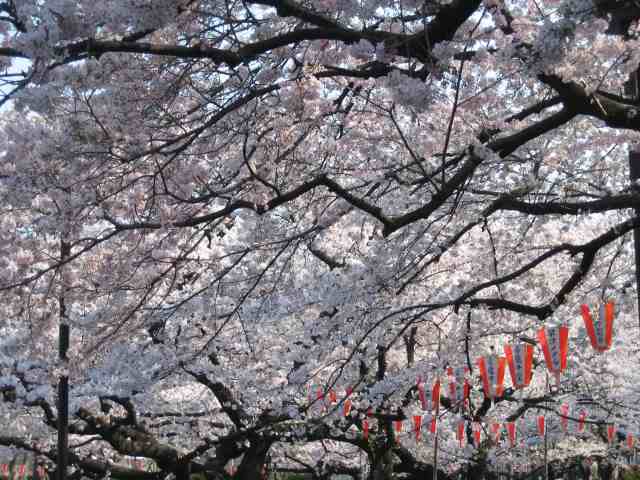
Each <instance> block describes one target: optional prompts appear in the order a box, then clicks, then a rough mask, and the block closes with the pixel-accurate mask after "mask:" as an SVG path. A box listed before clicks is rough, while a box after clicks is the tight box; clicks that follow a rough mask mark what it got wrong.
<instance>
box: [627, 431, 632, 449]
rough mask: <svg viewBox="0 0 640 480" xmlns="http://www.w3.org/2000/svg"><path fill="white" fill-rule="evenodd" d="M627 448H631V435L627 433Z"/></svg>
mask: <svg viewBox="0 0 640 480" xmlns="http://www.w3.org/2000/svg"><path fill="white" fill-rule="evenodd" d="M627 447H629V448H633V435H632V434H631V433H627Z"/></svg>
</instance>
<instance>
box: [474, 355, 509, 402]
mask: <svg viewBox="0 0 640 480" xmlns="http://www.w3.org/2000/svg"><path fill="white" fill-rule="evenodd" d="M505 367H506V359H505V358H504V357H498V356H497V355H485V356H484V357H480V358H479V359H478V368H479V369H480V376H481V377H482V386H483V389H484V395H485V397H487V398H495V397H499V396H500V395H502V391H503V389H504V386H503V383H504V371H505Z"/></svg>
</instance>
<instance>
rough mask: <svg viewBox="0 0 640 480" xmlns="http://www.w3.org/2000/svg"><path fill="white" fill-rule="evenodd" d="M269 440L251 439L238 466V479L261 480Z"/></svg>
mask: <svg viewBox="0 0 640 480" xmlns="http://www.w3.org/2000/svg"><path fill="white" fill-rule="evenodd" d="M270 448H271V442H265V441H256V440H252V441H251V446H250V447H249V448H248V449H247V451H246V452H245V454H244V457H243V458H242V462H240V466H239V467H238V473H237V478H238V480H262V479H263V474H264V467H265V464H266V460H267V453H269V449H270Z"/></svg>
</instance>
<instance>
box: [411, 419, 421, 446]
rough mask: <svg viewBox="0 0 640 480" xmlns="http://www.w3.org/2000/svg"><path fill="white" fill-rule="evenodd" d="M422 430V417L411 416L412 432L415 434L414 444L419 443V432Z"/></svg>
mask: <svg viewBox="0 0 640 480" xmlns="http://www.w3.org/2000/svg"><path fill="white" fill-rule="evenodd" d="M421 429H422V415H414V416H413V431H414V432H415V433H416V442H419V441H420V430H421Z"/></svg>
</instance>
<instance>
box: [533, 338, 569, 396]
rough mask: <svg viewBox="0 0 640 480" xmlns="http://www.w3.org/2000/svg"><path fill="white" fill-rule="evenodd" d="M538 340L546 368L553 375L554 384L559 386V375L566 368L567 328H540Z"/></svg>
mask: <svg viewBox="0 0 640 480" xmlns="http://www.w3.org/2000/svg"><path fill="white" fill-rule="evenodd" d="M538 340H539V341H540V345H541V346H542V351H543V352H544V360H545V362H546V364H547V368H548V369H549V371H550V372H551V373H553V374H554V375H555V377H556V383H557V384H558V385H559V384H560V374H561V373H562V372H563V371H564V370H565V369H566V368H567V351H568V346H569V328H567V327H566V326H564V325H562V326H559V327H547V328H541V329H540V330H539V331H538Z"/></svg>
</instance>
